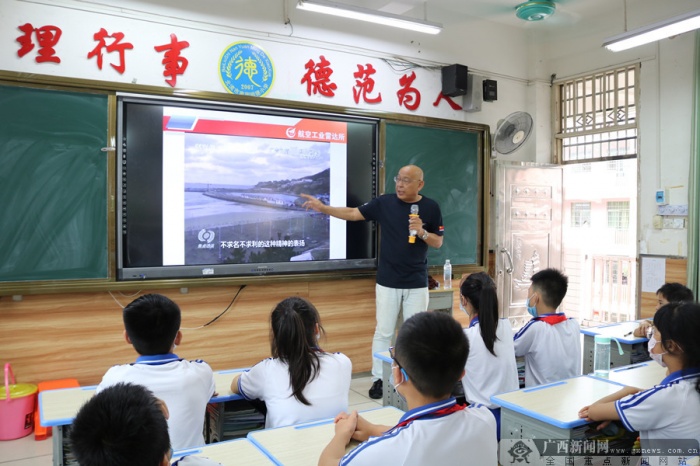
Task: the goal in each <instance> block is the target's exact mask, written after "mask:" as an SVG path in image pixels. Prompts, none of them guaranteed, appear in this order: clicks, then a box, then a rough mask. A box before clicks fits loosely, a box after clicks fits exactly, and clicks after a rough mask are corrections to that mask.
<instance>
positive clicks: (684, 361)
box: [579, 302, 700, 464]
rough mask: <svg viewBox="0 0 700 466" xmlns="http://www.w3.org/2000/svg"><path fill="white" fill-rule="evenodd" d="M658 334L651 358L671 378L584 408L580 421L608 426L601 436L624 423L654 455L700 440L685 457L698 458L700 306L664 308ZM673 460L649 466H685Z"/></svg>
mask: <svg viewBox="0 0 700 466" xmlns="http://www.w3.org/2000/svg"><path fill="white" fill-rule="evenodd" d="M652 329H653V332H652V335H651V338H650V339H649V345H648V346H649V355H650V356H651V357H652V359H653V360H655V361H656V362H658V363H659V364H660V365H661V366H662V367H666V368H667V370H666V378H664V379H663V380H662V381H661V382H660V383H659V384H658V385H655V386H654V387H652V388H650V389H648V390H640V389H639V388H634V387H625V388H623V389H622V390H620V391H618V392H615V393H613V394H612V395H609V396H606V397H604V398H601V399H600V400H598V401H596V402H595V403H593V404H592V405H590V406H584V407H583V408H582V409H581V410H580V411H579V416H580V417H581V418H584V419H586V420H587V421H607V422H603V423H601V424H600V425H599V426H598V429H599V430H600V429H603V428H605V427H606V426H607V425H608V424H609V423H610V421H617V420H619V421H621V422H622V424H623V425H624V426H625V428H626V429H627V430H629V431H637V432H639V439H640V443H641V447H642V448H643V449H646V451H649V452H654V451H658V452H661V451H667V450H668V447H670V446H678V444H675V445H674V443H673V442H671V441H678V440H694V441H695V448H696V450H695V451H694V452H692V451H691V452H690V454H687V455H685V456H696V455H697V446H698V444H699V442H700V422H698V420H699V419H700V339H699V338H698V335H700V304H697V303H688V302H674V303H669V304H666V305H664V306H662V307H661V308H660V309H659V310H658V311H656V314H654V326H653V327H652ZM686 453H687V452H686ZM664 456H667V455H664ZM668 456H671V455H668ZM682 456H684V455H682V454H676V455H672V458H673V459H674V460H675V459H676V458H677V457H682ZM669 459H670V458H667V459H666V460H667V462H663V461H661V460H660V458H659V457H654V456H651V457H650V458H649V460H650V461H649V462H648V463H646V464H660V463H663V464H681V463H679V462H675V461H673V462H671V461H668V460H669ZM682 464H686V463H685V462H683V463H682ZM687 464H691V463H690V462H688V463H687Z"/></svg>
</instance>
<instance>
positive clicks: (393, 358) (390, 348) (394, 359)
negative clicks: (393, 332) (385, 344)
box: [389, 346, 408, 380]
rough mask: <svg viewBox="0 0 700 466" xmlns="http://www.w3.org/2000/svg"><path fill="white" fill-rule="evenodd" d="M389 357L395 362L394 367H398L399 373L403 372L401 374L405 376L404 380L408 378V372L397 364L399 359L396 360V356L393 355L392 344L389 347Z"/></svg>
mask: <svg viewBox="0 0 700 466" xmlns="http://www.w3.org/2000/svg"><path fill="white" fill-rule="evenodd" d="M389 357H390V358H391V359H392V360H393V361H394V363H396V366H395V367H398V368H399V370H400V371H401V373H402V374H403V376H404V377H405V378H406V380H408V374H407V373H406V370H405V369H404V368H403V367H401V364H399V361H397V360H396V356H394V347H393V346H390V347H389ZM392 366H393V365H392Z"/></svg>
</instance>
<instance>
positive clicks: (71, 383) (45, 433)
mask: <svg viewBox="0 0 700 466" xmlns="http://www.w3.org/2000/svg"><path fill="white" fill-rule="evenodd" d="M79 386H80V384H79V383H78V379H59V380H47V381H46V382H39V383H38V384H37V387H39V390H38V392H39V393H41V392H42V391H45V390H56V389H57V388H75V387H79ZM37 397H38V395H37ZM37 399H38V398H37ZM49 437H51V427H44V426H42V425H41V424H39V405H38V404H37V409H36V411H34V440H45V439H47V438H49Z"/></svg>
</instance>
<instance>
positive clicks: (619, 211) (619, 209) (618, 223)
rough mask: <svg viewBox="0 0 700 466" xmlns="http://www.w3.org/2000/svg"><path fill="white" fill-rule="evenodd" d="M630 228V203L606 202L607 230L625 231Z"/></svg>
mask: <svg viewBox="0 0 700 466" xmlns="http://www.w3.org/2000/svg"><path fill="white" fill-rule="evenodd" d="M629 226H630V202H629V201H610V202H608V228H614V229H616V230H626V229H628V228H629Z"/></svg>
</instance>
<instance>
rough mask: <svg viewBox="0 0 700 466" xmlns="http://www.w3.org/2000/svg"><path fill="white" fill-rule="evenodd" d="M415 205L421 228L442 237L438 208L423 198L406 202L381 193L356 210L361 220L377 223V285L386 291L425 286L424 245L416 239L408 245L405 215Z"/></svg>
mask: <svg viewBox="0 0 700 466" xmlns="http://www.w3.org/2000/svg"><path fill="white" fill-rule="evenodd" d="M412 204H418V208H419V210H418V215H419V216H420V218H421V220H422V221H423V224H424V225H423V228H424V229H425V230H426V231H429V232H430V233H435V234H437V235H440V236H442V233H443V226H442V213H441V212H440V206H438V204H437V202H435V201H433V200H432V199H428V198H427V197H425V196H423V197H422V198H421V200H420V201H418V202H413V203H407V202H404V201H402V200H401V199H399V198H398V197H397V196H396V194H384V195H382V196H379V197H377V198H375V199H372V200H371V201H369V202H368V203H366V204H364V205H361V206H360V207H359V210H360V213H361V214H362V216H363V217H364V218H365V220H374V221H377V222H379V226H380V231H381V234H380V242H379V265H378V267H377V283H378V284H380V285H382V286H386V287H389V288H400V289H408V288H424V287H427V286H428V245H427V244H426V243H425V242H423V241H422V240H421V239H420V238H416V242H415V243H409V242H408V218H409V217H408V216H409V214H410V213H411V205H412Z"/></svg>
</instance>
